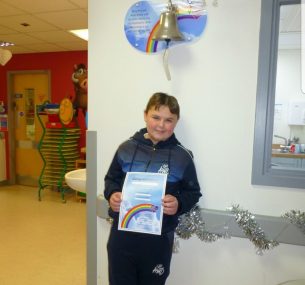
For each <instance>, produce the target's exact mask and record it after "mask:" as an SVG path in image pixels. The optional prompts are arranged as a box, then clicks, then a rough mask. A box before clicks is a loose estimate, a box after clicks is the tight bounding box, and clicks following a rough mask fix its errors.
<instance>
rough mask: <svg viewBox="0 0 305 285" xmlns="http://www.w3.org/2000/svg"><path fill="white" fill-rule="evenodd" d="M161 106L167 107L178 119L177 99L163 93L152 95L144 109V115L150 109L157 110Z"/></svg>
mask: <svg viewBox="0 0 305 285" xmlns="http://www.w3.org/2000/svg"><path fill="white" fill-rule="evenodd" d="M161 106H167V107H168V108H169V110H170V112H171V113H172V114H175V115H177V117H178V119H179V117H180V107H179V103H178V101H177V99H176V98H175V97H174V96H171V95H168V94H166V93H163V92H156V93H154V94H153V95H152V96H151V97H150V99H149V101H148V103H147V105H146V109H145V113H147V112H148V111H149V110H150V109H151V108H153V107H154V108H155V110H159V108H160V107H161Z"/></svg>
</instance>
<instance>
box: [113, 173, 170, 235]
mask: <svg viewBox="0 0 305 285" xmlns="http://www.w3.org/2000/svg"><path fill="white" fill-rule="evenodd" d="M166 179H167V174H162V173H151V172H127V174H126V178H125V181H124V185H123V189H122V202H121V206H120V215H119V225H118V229H119V230H122V231H132V232H140V233H147V234H154V235H161V229H162V220H163V207H162V199H163V197H164V194H165V187H166Z"/></svg>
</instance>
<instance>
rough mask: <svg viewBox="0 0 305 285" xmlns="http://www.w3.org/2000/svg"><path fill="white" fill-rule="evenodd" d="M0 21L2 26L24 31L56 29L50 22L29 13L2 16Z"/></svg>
mask: <svg viewBox="0 0 305 285" xmlns="http://www.w3.org/2000/svg"><path fill="white" fill-rule="evenodd" d="M1 21H3V22H2V23H1V24H2V25H3V26H6V27H8V28H10V29H13V30H16V31H18V32H24V33H28V32H34V31H36V32H37V31H50V30H54V29H56V27H54V26H52V25H51V24H49V23H46V22H44V21H42V20H40V19H38V18H36V17H33V16H31V15H22V16H11V17H5V18H4V17H3V18H2V20H1ZM22 23H27V24H29V26H26V27H25V26H22V25H21V24H22Z"/></svg>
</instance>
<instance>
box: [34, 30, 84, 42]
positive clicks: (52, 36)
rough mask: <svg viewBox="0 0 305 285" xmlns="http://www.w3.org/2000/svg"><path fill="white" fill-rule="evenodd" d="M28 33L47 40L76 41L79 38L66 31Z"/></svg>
mask: <svg viewBox="0 0 305 285" xmlns="http://www.w3.org/2000/svg"><path fill="white" fill-rule="evenodd" d="M28 35H30V36H32V37H35V38H37V39H40V40H43V41H46V42H63V41H66V42H68V41H76V40H77V39H78V38H77V37H76V36H74V35H73V34H71V33H69V32H66V31H50V32H48V33H44V32H37V33H28Z"/></svg>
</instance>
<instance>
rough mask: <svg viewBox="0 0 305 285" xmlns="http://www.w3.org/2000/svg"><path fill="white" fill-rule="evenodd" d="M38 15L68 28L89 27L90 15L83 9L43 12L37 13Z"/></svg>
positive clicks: (58, 25)
mask: <svg viewBox="0 0 305 285" xmlns="http://www.w3.org/2000/svg"><path fill="white" fill-rule="evenodd" d="M37 17H39V18H41V19H44V20H45V21H47V22H48V23H50V24H53V25H55V26H57V27H61V28H63V29H66V30H70V29H84V28H87V27H88V15H87V13H85V12H84V11H83V10H72V11H71V10H70V11H64V12H63V11H61V12H51V13H42V14H37Z"/></svg>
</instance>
